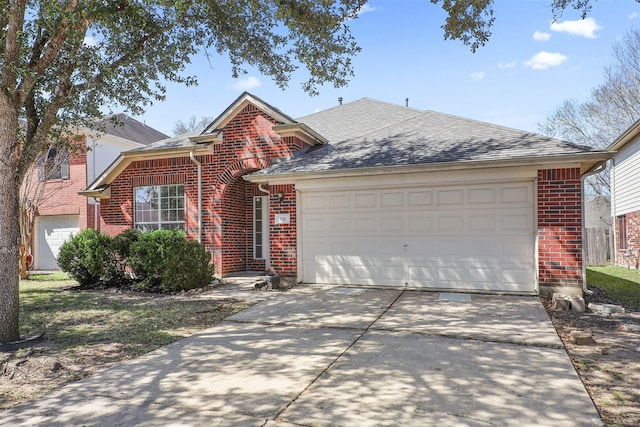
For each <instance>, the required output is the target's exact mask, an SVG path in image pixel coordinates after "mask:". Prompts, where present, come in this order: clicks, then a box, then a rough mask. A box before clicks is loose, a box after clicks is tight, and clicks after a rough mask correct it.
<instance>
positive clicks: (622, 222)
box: [618, 215, 627, 249]
mask: <svg viewBox="0 0 640 427" xmlns="http://www.w3.org/2000/svg"><path fill="white" fill-rule="evenodd" d="M618 235H619V238H620V249H627V217H626V216H625V215H622V216H619V217H618Z"/></svg>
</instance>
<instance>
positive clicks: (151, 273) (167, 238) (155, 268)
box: [127, 229, 186, 291]
mask: <svg viewBox="0 0 640 427" xmlns="http://www.w3.org/2000/svg"><path fill="white" fill-rule="evenodd" d="M185 238H186V236H185V234H184V232H183V231H181V230H178V229H175V230H153V231H149V232H146V233H142V234H140V236H139V237H138V240H137V241H135V242H133V243H132V244H131V252H130V254H129V259H128V262H127V263H128V265H129V267H131V269H132V271H133V275H134V278H135V280H136V282H137V283H136V284H135V285H134V286H135V287H136V288H138V289H142V290H147V291H158V290H161V287H160V284H161V281H162V273H163V272H164V270H165V264H166V260H167V256H168V254H169V252H171V251H172V250H173V249H172V248H173V246H174V245H175V244H176V242H179V241H184V240H185Z"/></svg>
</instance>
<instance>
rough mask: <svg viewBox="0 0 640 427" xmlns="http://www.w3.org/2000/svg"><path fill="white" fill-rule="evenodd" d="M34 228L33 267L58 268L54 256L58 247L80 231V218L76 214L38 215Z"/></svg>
mask: <svg viewBox="0 0 640 427" xmlns="http://www.w3.org/2000/svg"><path fill="white" fill-rule="evenodd" d="M34 230H35V236H34V240H35V248H34V268H35V269H37V270H58V269H59V268H60V267H58V262H57V261H56V258H57V256H58V254H59V252H60V247H61V246H62V245H63V244H64V242H66V241H68V240H69V239H70V238H71V237H72V236H73V235H75V234H77V233H79V232H80V218H79V216H78V215H52V216H38V217H36V221H35V225H34Z"/></svg>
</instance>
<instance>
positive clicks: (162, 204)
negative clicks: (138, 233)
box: [134, 184, 184, 231]
mask: <svg viewBox="0 0 640 427" xmlns="http://www.w3.org/2000/svg"><path fill="white" fill-rule="evenodd" d="M134 193H135V194H134V198H135V228H138V229H140V230H143V231H148V230H160V229H173V228H179V229H181V230H184V186H183V185H182V184H179V185H153V186H149V187H136V188H135V189H134Z"/></svg>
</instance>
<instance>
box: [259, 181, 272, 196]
mask: <svg viewBox="0 0 640 427" xmlns="http://www.w3.org/2000/svg"><path fill="white" fill-rule="evenodd" d="M263 186H264V184H260V185H258V190H260V191H262V192H263V193H265V194H267V195H268V196H270V195H271V193H270V192H269V190H265V189H264V188H262V187H263Z"/></svg>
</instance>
